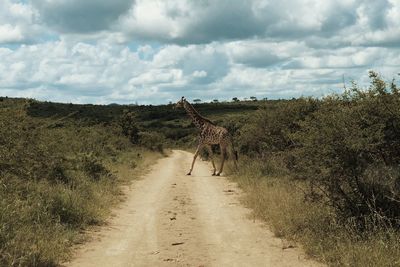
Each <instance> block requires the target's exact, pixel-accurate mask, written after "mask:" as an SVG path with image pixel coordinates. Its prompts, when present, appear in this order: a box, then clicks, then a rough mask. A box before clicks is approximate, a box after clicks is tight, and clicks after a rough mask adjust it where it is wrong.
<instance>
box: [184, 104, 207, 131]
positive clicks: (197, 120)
mask: <svg viewBox="0 0 400 267" xmlns="http://www.w3.org/2000/svg"><path fill="white" fill-rule="evenodd" d="M183 106H184V108H185V110H186V112H187V114H188V115H189V116H190V118H192V121H193V123H194V125H196V127H197V128H199V129H202V128H203V127H204V125H205V124H206V123H207V122H206V121H205V120H204V118H203V117H202V116H201V115H200V114H199V113H198V112H197V111H196V110H195V109H194V107H193V106H192V105H191V104H190V103H189V102H187V101H186V100H185V102H184V105H183Z"/></svg>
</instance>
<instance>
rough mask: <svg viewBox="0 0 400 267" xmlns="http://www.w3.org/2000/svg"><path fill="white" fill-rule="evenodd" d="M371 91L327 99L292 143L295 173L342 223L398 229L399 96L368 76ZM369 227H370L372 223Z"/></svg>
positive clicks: (355, 89)
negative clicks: (334, 212)
mask: <svg viewBox="0 0 400 267" xmlns="http://www.w3.org/2000/svg"><path fill="white" fill-rule="evenodd" d="M370 77H371V79H372V81H371V86H370V88H369V89H368V90H366V91H365V90H361V89H359V88H358V87H357V85H354V86H353V88H351V90H349V91H348V92H347V93H346V94H344V95H343V96H332V97H328V98H325V99H324V101H323V104H322V106H321V107H320V109H319V110H318V111H317V112H314V113H313V114H312V116H309V117H308V118H306V119H305V120H304V121H303V122H302V123H301V130H300V131H297V132H296V133H295V134H293V135H292V137H293V138H294V139H295V140H296V142H298V143H299V144H301V146H300V147H299V148H298V149H297V151H296V156H295V158H296V162H297V164H296V168H295V170H296V172H297V173H300V174H301V176H302V177H303V178H304V179H306V180H308V181H309V182H310V188H311V191H310V192H311V194H312V195H313V196H314V197H315V196H317V197H318V196H320V197H321V196H324V197H326V198H327V199H328V200H329V203H330V204H331V205H332V206H333V207H334V208H335V210H336V211H337V214H338V215H339V217H340V218H342V219H343V220H352V221H354V223H355V224H356V225H358V226H359V227H360V229H364V228H365V227H367V225H377V224H381V225H382V224H384V225H390V226H396V227H398V226H400V168H399V166H400V165H399V164H400V127H399V126H400V94H399V92H398V89H397V87H396V85H395V84H394V83H391V84H390V86H388V84H386V83H385V82H384V81H383V80H382V79H381V78H380V77H379V76H378V75H377V74H376V73H373V72H371V73H370ZM371 222H372V223H371Z"/></svg>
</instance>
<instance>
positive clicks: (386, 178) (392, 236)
mask: <svg viewBox="0 0 400 267" xmlns="http://www.w3.org/2000/svg"><path fill="white" fill-rule="evenodd" d="M370 79H371V84H370V86H369V88H365V89H361V88H360V87H359V86H358V85H357V84H355V83H353V84H352V86H351V87H350V88H348V89H347V90H346V92H345V93H344V94H341V95H331V96H328V97H325V98H322V99H314V98H300V99H296V100H291V101H286V102H281V103H276V104H271V103H269V104H266V105H262V106H260V108H259V109H258V110H257V111H256V112H255V113H254V114H252V115H251V116H250V117H249V118H248V120H245V121H246V123H243V121H240V120H239V121H236V122H235V123H236V124H237V126H236V127H234V128H236V129H237V131H236V132H235V139H236V141H237V142H238V143H239V147H240V152H241V153H240V154H241V155H242V160H241V166H240V170H239V173H237V174H234V177H235V178H234V179H235V180H236V181H238V183H239V184H240V185H241V186H242V187H243V188H244V189H245V191H247V192H249V194H248V197H247V199H246V202H247V204H248V205H249V206H250V207H251V208H253V209H254V212H255V215H256V216H258V217H259V218H261V219H263V220H265V221H267V222H268V223H269V225H271V227H272V229H273V230H274V231H275V233H276V234H277V235H278V236H284V237H286V238H289V239H292V240H296V241H299V242H300V243H301V244H302V245H303V247H304V248H305V249H306V251H307V252H308V253H309V254H310V255H313V256H315V257H317V258H319V259H320V260H321V261H323V262H325V263H327V264H329V265H332V266H400V232H399V230H400V187H399V185H400V169H399V167H400V165H399V164H400V147H399V146H400V91H399V87H398V86H397V85H396V82H395V81H394V80H393V81H390V82H385V81H384V80H383V79H382V77H380V76H379V75H378V74H377V73H375V72H370ZM231 123H232V122H231Z"/></svg>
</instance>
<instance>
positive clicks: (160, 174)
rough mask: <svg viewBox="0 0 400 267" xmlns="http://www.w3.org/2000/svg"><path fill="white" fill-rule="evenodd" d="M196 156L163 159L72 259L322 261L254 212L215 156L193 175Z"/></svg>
mask: <svg viewBox="0 0 400 267" xmlns="http://www.w3.org/2000/svg"><path fill="white" fill-rule="evenodd" d="M192 157H193V154H191V153H188V152H184V151H179V150H174V151H173V153H172V155H171V156H170V157H168V158H163V159H161V160H159V161H158V162H157V163H156V164H155V165H154V166H153V167H152V169H151V171H150V172H149V173H148V174H147V175H145V176H144V178H143V179H142V180H139V181H135V182H134V183H133V184H132V186H131V189H130V190H129V192H128V193H127V194H128V196H127V200H126V201H125V202H124V203H123V204H122V205H121V207H119V208H118V209H117V210H116V211H115V216H114V217H113V218H112V219H111V220H110V222H109V224H108V226H107V227H103V228H102V230H100V231H99V232H98V233H94V238H93V240H92V241H91V242H89V243H87V244H86V245H85V246H84V247H83V248H81V249H79V250H78V251H77V255H76V257H75V259H74V260H73V261H72V262H70V263H68V264H67V266H85V267H89V266H96V267H98V266H113V267H117V266H124V267H125V266H320V264H318V263H315V262H313V261H310V260H307V259H306V258H305V255H304V253H303V252H301V250H300V249H298V248H290V249H283V247H284V245H285V244H284V243H285V242H284V241H282V240H281V239H278V238H275V237H274V236H273V234H272V233H271V232H270V231H269V230H268V229H267V228H266V227H263V226H262V224H261V223H259V222H253V221H252V220H250V219H249V218H248V216H249V214H250V211H249V210H248V209H246V208H244V207H242V206H241V205H240V204H239V195H240V191H239V189H238V188H237V187H236V185H235V184H234V183H230V182H228V181H227V179H226V178H224V177H215V176H210V174H211V171H210V170H211V167H210V166H209V164H208V163H206V162H202V161H198V162H197V163H196V166H195V169H194V171H193V173H192V176H186V175H185V173H186V171H187V168H188V166H190V163H191V160H192Z"/></svg>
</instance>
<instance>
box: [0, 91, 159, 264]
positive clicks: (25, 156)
mask: <svg viewBox="0 0 400 267" xmlns="http://www.w3.org/2000/svg"><path fill="white" fill-rule="evenodd" d="M47 107H53V108H50V109H47ZM69 108H70V109H69ZM75 108H76V106H73V105H71V106H69V105H67V106H64V105H57V104H49V103H40V102H37V101H34V100H25V99H9V98H1V99H0V266H54V265H57V264H59V263H60V262H62V261H64V260H66V259H68V257H69V255H70V251H71V247H72V245H73V244H75V243H79V242H81V241H82V240H83V238H84V235H82V234H81V233H82V231H83V230H84V229H86V228H87V227H88V226H90V225H99V224H102V223H103V222H104V220H105V219H106V218H107V215H108V214H109V211H110V208H111V206H112V205H114V204H116V203H118V202H119V201H120V200H121V199H122V189H121V186H120V185H122V184H124V183H127V182H128V181H130V180H131V179H132V178H134V177H137V176H138V173H140V169H141V168H142V167H143V165H144V164H145V163H146V160H147V159H149V158H154V157H156V156H157V155H160V154H159V153H158V152H161V151H162V149H163V148H162V147H161V146H157V150H158V152H157V153H156V152H151V147H150V143H151V142H152V141H153V140H152V139H151V138H152V137H150V138H143V140H145V141H142V139H141V138H140V135H146V133H145V132H141V131H140V130H138V129H137V128H135V124H130V122H131V121H130V120H131V117H130V115H131V114H129V113H124V112H123V111H121V113H120V114H117V115H116V116H115V117H114V118H111V117H106V116H104V117H101V116H97V115H96V112H98V113H101V111H102V109H101V107H97V108H98V109H97V110H96V109H95V110H93V109H92V108H93V107H90V108H88V109H84V112H83V113H85V112H87V113H85V115H87V116H80V112H81V110H74V109H75ZM80 108H81V107H80ZM104 114H107V112H105V113H104ZM140 142H143V143H140Z"/></svg>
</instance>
